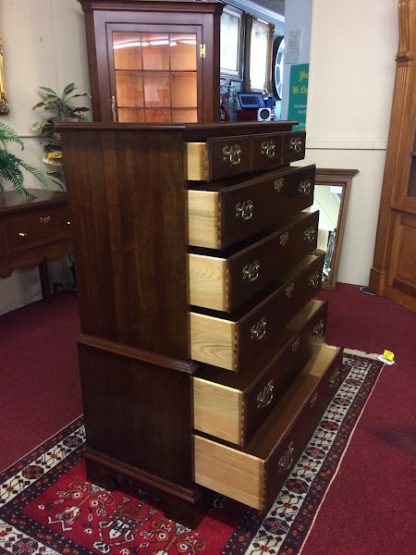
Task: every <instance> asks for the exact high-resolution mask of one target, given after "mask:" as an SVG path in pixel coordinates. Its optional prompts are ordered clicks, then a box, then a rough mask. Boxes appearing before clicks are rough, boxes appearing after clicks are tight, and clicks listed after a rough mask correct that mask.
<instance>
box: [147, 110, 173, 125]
mask: <svg viewBox="0 0 416 555" xmlns="http://www.w3.org/2000/svg"><path fill="white" fill-rule="evenodd" d="M145 119H146V121H147V122H149V123H151V122H153V123H154V122H160V123H169V122H170V121H171V118H170V110H145Z"/></svg>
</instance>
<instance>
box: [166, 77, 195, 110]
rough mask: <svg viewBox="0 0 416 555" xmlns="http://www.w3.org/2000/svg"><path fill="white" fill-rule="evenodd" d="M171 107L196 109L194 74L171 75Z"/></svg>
mask: <svg viewBox="0 0 416 555" xmlns="http://www.w3.org/2000/svg"><path fill="white" fill-rule="evenodd" d="M171 96H172V107H180V106H183V107H184V108H185V107H186V108H194V107H195V108H196V105H197V92H196V72H190V73H171Z"/></svg>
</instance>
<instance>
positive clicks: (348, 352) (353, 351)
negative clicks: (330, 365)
mask: <svg viewBox="0 0 416 555" xmlns="http://www.w3.org/2000/svg"><path fill="white" fill-rule="evenodd" d="M344 353H345V354H346V355H356V356H359V357H366V358H371V359H372V360H378V359H377V357H378V354H377V353H366V352H365V351H359V350H358V349H349V348H348V347H345V348H344Z"/></svg>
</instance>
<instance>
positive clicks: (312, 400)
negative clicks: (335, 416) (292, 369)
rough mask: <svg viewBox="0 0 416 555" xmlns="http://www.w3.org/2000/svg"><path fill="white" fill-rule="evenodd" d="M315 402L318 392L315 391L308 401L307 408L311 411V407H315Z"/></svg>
mask: <svg viewBox="0 0 416 555" xmlns="http://www.w3.org/2000/svg"><path fill="white" fill-rule="evenodd" d="M317 400H318V392H317V391H315V393H314V394H313V395H312V397H311V398H310V400H309V406H310V408H311V409H313V407H314V406H315V405H316V401H317Z"/></svg>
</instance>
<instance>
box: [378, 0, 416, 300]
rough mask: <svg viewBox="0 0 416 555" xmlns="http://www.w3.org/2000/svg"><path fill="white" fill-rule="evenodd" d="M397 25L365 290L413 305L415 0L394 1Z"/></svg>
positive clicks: (415, 278)
mask: <svg viewBox="0 0 416 555" xmlns="http://www.w3.org/2000/svg"><path fill="white" fill-rule="evenodd" d="M399 30H400V43H399V52H398V55H397V72H396V82H395V90H394V96H393V107H392V114H391V121H390V132H389V143H388V147H387V156H386V166H385V171H384V182H383V191H382V197H381V203H380V213H379V220H378V229H377V239H376V247H375V253H374V264H373V268H372V269H371V273H370V289H371V290H373V291H374V292H375V293H377V294H378V295H383V296H386V297H388V298H390V299H391V300H393V301H395V302H398V303H400V304H402V305H404V306H407V307H409V308H412V309H413V310H416V93H415V90H416V61H415V58H416V0H400V1H399Z"/></svg>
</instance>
